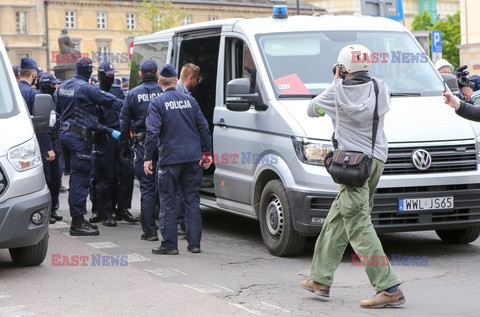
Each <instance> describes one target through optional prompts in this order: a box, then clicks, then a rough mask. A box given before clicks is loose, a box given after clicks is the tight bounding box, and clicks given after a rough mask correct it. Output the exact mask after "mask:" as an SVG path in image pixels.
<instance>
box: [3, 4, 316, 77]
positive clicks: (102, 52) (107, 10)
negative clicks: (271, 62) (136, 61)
mask: <svg viewBox="0 0 480 317" xmlns="http://www.w3.org/2000/svg"><path fill="white" fill-rule="evenodd" d="M170 4H171V6H172V8H173V9H165V10H161V12H159V14H158V16H157V17H155V18H154V19H153V21H152V18H151V17H147V16H146V13H145V10H144V9H143V10H142V2H141V1H134V0H102V1H98V0H96V1H95V0H82V1H79V0H62V1H60V0H0V9H1V10H0V34H1V35H2V38H3V40H4V42H5V46H6V48H7V51H8V54H9V57H10V60H11V62H12V64H18V63H19V62H20V59H21V58H22V57H32V58H34V59H35V60H36V61H37V62H38V64H39V66H41V67H43V68H45V69H46V70H47V71H50V72H52V71H53V70H54V69H55V68H56V67H58V66H59V64H66V63H67V64H68V62H69V60H68V59H67V58H66V57H65V56H62V55H60V48H59V43H58V38H59V36H60V35H61V32H62V29H66V30H67V34H68V36H69V37H70V38H71V40H72V42H73V43H74V44H75V49H76V50H78V51H79V52H80V53H81V54H82V55H88V56H89V57H90V58H92V59H93V61H94V65H95V66H98V63H100V62H101V61H102V60H103V58H104V57H108V58H109V59H110V60H111V62H113V64H114V65H115V67H116V69H117V70H118V71H119V74H118V76H128V75H129V66H130V60H129V46H130V43H131V42H132V40H133V37H134V36H137V35H141V34H148V33H151V32H152V31H153V26H152V24H153V23H155V22H157V20H161V19H163V18H164V17H165V16H170V14H173V11H172V10H176V11H175V12H180V14H181V15H180V16H178V18H177V19H176V21H175V23H174V24H172V25H170V26H179V25H182V24H191V23H196V22H202V21H208V20H216V19H225V18H233V17H243V18H250V17H267V16H271V14H272V7H273V6H274V5H277V4H286V5H287V7H288V10H289V14H290V15H294V14H296V1H295V0H283V1H277V0H204V1H194V0H183V1H176V0H173V1H171V2H170ZM313 8H315V7H313ZM315 9H316V10H315V11H316V12H318V13H325V11H324V10H322V9H319V8H315ZM312 12H313V11H312V6H311V5H309V4H307V3H304V2H300V14H309V15H310V14H312ZM94 72H95V70H94Z"/></svg>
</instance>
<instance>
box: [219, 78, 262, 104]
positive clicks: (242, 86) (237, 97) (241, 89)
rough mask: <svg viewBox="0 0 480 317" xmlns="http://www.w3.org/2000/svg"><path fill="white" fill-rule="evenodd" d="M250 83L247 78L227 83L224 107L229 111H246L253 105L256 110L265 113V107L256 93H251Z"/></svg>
mask: <svg viewBox="0 0 480 317" xmlns="http://www.w3.org/2000/svg"><path fill="white" fill-rule="evenodd" d="M250 85H251V83H250V80H249V79H248V78H237V79H232V80H230V81H229V82H228V83H227V89H226V95H227V98H226V105H227V109H228V110H230V111H247V110H248V109H250V106H251V105H252V104H253V105H254V106H255V109H256V110H261V111H265V110H267V106H266V105H265V104H264V103H263V100H262V98H261V96H260V94H258V93H253V94H252V93H251V92H250V91H251V87H250Z"/></svg>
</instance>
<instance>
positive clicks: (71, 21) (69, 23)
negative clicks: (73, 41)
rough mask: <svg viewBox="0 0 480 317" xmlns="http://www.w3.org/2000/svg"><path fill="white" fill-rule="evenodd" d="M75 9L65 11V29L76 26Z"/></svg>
mask: <svg viewBox="0 0 480 317" xmlns="http://www.w3.org/2000/svg"><path fill="white" fill-rule="evenodd" d="M76 20H77V19H76V14H75V11H70V10H67V11H65V27H66V28H67V29H75V28H76V27H77V21H76Z"/></svg>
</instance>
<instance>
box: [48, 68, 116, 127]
mask: <svg viewBox="0 0 480 317" xmlns="http://www.w3.org/2000/svg"><path fill="white" fill-rule="evenodd" d="M55 95H56V98H57V104H56V105H57V109H56V112H57V113H58V114H59V115H60V118H59V121H60V123H64V122H69V123H73V122H74V120H75V107H79V108H80V109H82V111H84V112H86V113H89V114H93V115H98V114H97V112H96V107H97V105H99V106H103V107H108V108H111V109H117V110H120V109H121V107H122V104H123V100H122V99H118V98H116V97H115V96H114V95H112V94H110V93H108V92H104V91H101V90H100V88H98V87H97V86H93V85H90V84H88V78H84V77H82V76H80V75H75V77H73V78H72V79H69V80H67V81H65V82H63V83H62V84H61V85H60V87H58V89H57V91H56V92H55ZM92 129H93V130H97V131H101V132H105V133H108V134H110V133H112V129H111V128H108V127H106V126H102V125H100V127H99V128H98V129H97V128H92Z"/></svg>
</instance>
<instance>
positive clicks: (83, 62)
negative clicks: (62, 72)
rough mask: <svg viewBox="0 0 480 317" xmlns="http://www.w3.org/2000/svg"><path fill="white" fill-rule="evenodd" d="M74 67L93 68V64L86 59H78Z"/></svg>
mask: <svg viewBox="0 0 480 317" xmlns="http://www.w3.org/2000/svg"><path fill="white" fill-rule="evenodd" d="M75 66H76V67H77V68H78V67H93V62H92V60H91V59H90V58H88V57H82V58H79V59H78V61H77V63H76V64H75Z"/></svg>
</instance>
